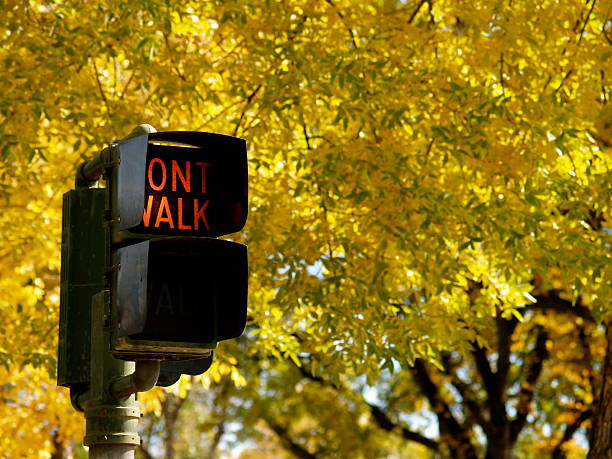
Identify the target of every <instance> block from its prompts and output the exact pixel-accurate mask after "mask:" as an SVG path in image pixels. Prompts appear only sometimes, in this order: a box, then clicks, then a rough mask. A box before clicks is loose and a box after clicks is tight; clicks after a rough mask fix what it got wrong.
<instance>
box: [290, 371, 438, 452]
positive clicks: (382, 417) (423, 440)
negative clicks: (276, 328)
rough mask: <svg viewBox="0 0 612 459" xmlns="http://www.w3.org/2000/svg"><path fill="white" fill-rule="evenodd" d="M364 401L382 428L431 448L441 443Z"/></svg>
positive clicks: (305, 374) (306, 373)
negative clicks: (400, 422)
mask: <svg viewBox="0 0 612 459" xmlns="http://www.w3.org/2000/svg"><path fill="white" fill-rule="evenodd" d="M296 368H297V369H298V370H299V372H300V373H301V375H302V376H303V377H304V378H306V379H309V380H311V381H315V382H318V383H319V384H322V385H324V386H327V387H331V388H333V389H334V390H336V391H338V392H341V388H340V387H338V386H337V385H336V384H335V383H333V382H332V381H328V380H326V379H323V378H322V377H320V376H315V375H313V374H311V373H310V372H309V371H308V370H306V368H304V367H303V366H301V367H298V366H297V365H296ZM364 403H365V404H366V405H367V406H368V407H369V408H370V413H371V414H372V418H373V419H374V421H375V422H376V424H377V425H378V427H380V428H381V429H383V430H385V431H387V432H395V431H399V432H401V434H402V437H403V438H404V439H406V440H410V441H414V442H416V443H420V444H421V445H423V446H426V447H428V448H430V449H433V450H437V449H438V447H439V445H438V442H437V441H435V440H431V439H430V438H427V437H425V436H424V435H421V434H420V433H418V432H414V431H412V430H410V429H407V428H406V427H404V426H402V425H400V424H397V423H395V422H394V421H392V420H391V418H389V416H388V415H387V413H385V412H384V411H383V410H382V408H380V407H379V406H376V405H373V404H371V403H368V402H365V401H364Z"/></svg>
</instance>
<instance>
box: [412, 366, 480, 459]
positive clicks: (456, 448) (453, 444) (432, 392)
mask: <svg viewBox="0 0 612 459" xmlns="http://www.w3.org/2000/svg"><path fill="white" fill-rule="evenodd" d="M411 371H412V375H413V377H414V379H415V381H416V383H417V385H418V386H419V388H420V389H421V393H422V394H423V395H424V396H425V397H426V398H427V400H428V401H429V405H430V407H431V410H432V411H433V412H434V413H435V414H436V416H437V417H438V423H439V424H440V436H441V437H442V442H448V444H449V446H450V448H451V450H452V453H453V455H454V456H457V457H462V458H476V457H478V455H477V454H476V450H475V449H474V446H473V445H472V442H471V440H470V432H469V430H467V429H464V428H463V427H462V426H461V425H460V424H459V422H457V419H455V416H453V413H452V411H451V409H450V407H449V406H448V404H447V403H446V402H445V401H444V400H443V399H442V397H441V395H440V391H439V390H438V386H436V384H435V383H434V382H433V380H432V379H431V377H430V376H429V372H428V371H427V367H426V366H425V363H424V362H423V360H422V359H416V360H415V361H414V365H413V366H412V368H411Z"/></svg>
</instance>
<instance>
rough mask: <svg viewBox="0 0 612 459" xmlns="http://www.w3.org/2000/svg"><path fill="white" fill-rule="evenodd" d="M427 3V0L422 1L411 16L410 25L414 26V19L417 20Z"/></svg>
mask: <svg viewBox="0 0 612 459" xmlns="http://www.w3.org/2000/svg"><path fill="white" fill-rule="evenodd" d="M425 3H427V0H421V1H420V2H419V4H418V5H417V7H416V8H415V9H414V11H413V13H412V14H411V15H410V19H408V24H412V21H414V18H416V15H417V14H419V11H420V10H421V7H422V6H423V5H424V4H425Z"/></svg>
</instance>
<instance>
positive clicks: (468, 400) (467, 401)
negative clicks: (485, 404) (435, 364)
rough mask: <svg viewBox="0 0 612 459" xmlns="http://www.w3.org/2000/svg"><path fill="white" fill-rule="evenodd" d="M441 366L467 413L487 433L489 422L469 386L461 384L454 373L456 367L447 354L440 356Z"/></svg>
mask: <svg viewBox="0 0 612 459" xmlns="http://www.w3.org/2000/svg"><path fill="white" fill-rule="evenodd" d="M442 364H443V365H444V374H446V375H447V376H448V377H449V378H450V383H451V384H452V385H453V387H454V388H455V389H457V392H459V395H460V396H461V399H462V401H463V404H464V405H465V406H466V407H467V409H468V411H469V413H470V414H471V415H472V417H473V418H474V420H475V421H476V423H478V424H479V425H480V426H481V427H482V428H483V429H484V431H485V432H489V430H490V429H489V427H490V426H489V420H488V419H487V417H486V415H485V413H484V412H483V409H482V406H481V405H480V403H479V402H478V401H477V399H476V396H475V395H474V394H473V393H472V391H471V389H470V386H469V384H467V383H465V382H463V381H462V380H461V378H460V377H459V376H458V375H457V372H456V371H455V368H456V365H455V364H454V363H453V362H452V361H451V359H450V356H449V354H448V353H447V354H444V355H443V356H442Z"/></svg>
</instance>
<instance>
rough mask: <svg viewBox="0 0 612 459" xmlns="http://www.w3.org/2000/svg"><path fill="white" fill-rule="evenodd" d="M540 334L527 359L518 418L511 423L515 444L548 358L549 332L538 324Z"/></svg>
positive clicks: (511, 433) (511, 435)
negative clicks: (547, 343) (547, 342)
mask: <svg viewBox="0 0 612 459" xmlns="http://www.w3.org/2000/svg"><path fill="white" fill-rule="evenodd" d="M536 329H537V331H538V336H537V338H536V343H535V346H534V348H533V351H532V352H531V353H530V355H529V357H528V358H527V359H525V363H524V365H523V371H522V373H523V374H524V375H525V376H524V379H523V382H522V384H521V391H520V392H519V394H518V404H517V407H516V411H517V415H516V418H515V419H514V420H513V421H512V422H511V423H510V444H514V443H515V442H516V439H517V438H518V435H519V433H520V432H521V430H522V429H523V427H524V426H525V422H526V421H527V416H528V415H529V411H530V408H531V401H532V400H533V395H534V393H535V389H536V382H537V381H538V378H539V377H540V375H541V374H542V368H543V367H544V360H546V359H547V358H548V349H547V348H546V341H547V340H548V332H547V331H546V330H545V329H544V327H542V326H541V325H538V326H537V327H536Z"/></svg>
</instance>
